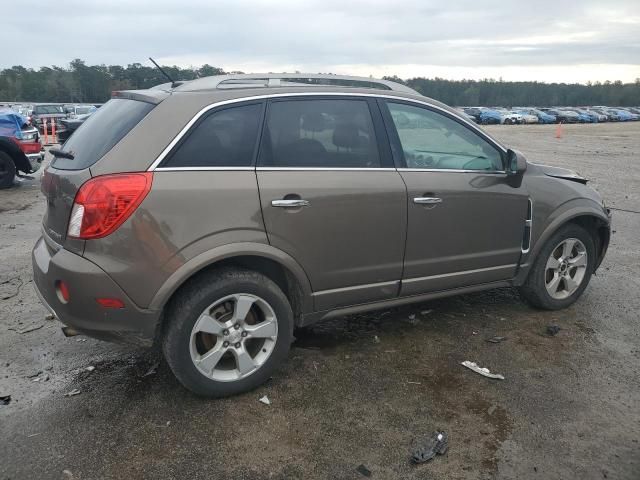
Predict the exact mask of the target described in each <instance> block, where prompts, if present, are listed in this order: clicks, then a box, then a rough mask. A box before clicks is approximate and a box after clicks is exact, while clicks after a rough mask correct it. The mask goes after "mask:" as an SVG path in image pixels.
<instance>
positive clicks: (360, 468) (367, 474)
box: [356, 464, 371, 477]
mask: <svg viewBox="0 0 640 480" xmlns="http://www.w3.org/2000/svg"><path fill="white" fill-rule="evenodd" d="M356 472H358V473H359V474H360V475H362V476H363V477H370V476H371V470H369V469H368V468H367V467H365V466H364V465H362V464H360V465H358V468H356Z"/></svg>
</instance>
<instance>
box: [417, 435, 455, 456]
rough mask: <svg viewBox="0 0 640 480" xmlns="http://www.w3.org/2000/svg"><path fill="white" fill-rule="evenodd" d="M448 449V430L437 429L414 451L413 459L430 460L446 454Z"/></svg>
mask: <svg viewBox="0 0 640 480" xmlns="http://www.w3.org/2000/svg"><path fill="white" fill-rule="evenodd" d="M448 449H449V437H448V436H447V434H446V432H440V431H437V432H434V433H433V435H432V436H431V437H430V438H428V439H427V441H426V442H425V443H424V445H423V446H422V447H420V448H418V449H417V450H416V451H414V452H413V454H412V455H411V461H412V462H413V463H424V462H428V461H429V460H431V459H432V458H433V457H435V456H436V455H444V454H445V453H447V450H448Z"/></svg>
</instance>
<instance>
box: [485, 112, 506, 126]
mask: <svg viewBox="0 0 640 480" xmlns="http://www.w3.org/2000/svg"><path fill="white" fill-rule="evenodd" d="M503 120H504V118H503V117H502V114H501V113H500V112H497V111H495V110H492V109H490V108H483V109H482V111H481V112H480V123H481V124H482V125H495V124H498V123H502V121H503Z"/></svg>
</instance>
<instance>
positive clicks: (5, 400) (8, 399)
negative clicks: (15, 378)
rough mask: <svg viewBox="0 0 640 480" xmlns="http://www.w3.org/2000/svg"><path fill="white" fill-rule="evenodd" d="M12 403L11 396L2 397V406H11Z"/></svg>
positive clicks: (0, 403)
mask: <svg viewBox="0 0 640 480" xmlns="http://www.w3.org/2000/svg"><path fill="white" fill-rule="evenodd" d="M10 403H11V395H3V396H0V405H9V404H10Z"/></svg>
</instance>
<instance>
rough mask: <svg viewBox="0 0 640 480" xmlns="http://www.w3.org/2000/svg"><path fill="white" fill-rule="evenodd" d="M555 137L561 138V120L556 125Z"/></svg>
mask: <svg viewBox="0 0 640 480" xmlns="http://www.w3.org/2000/svg"><path fill="white" fill-rule="evenodd" d="M556 138H562V122H560V123H559V124H558V126H557V127H556Z"/></svg>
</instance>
